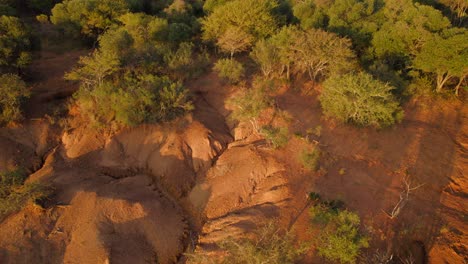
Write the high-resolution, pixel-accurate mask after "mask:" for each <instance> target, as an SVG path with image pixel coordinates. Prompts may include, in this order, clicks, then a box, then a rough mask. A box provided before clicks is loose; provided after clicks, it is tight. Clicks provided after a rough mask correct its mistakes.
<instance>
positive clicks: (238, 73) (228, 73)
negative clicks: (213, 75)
mask: <svg viewBox="0 0 468 264" xmlns="http://www.w3.org/2000/svg"><path fill="white" fill-rule="evenodd" d="M213 69H214V70H215V71H217V72H218V75H219V76H220V77H222V78H226V79H228V80H229V81H230V82H231V83H238V82H239V81H240V80H241V78H242V77H243V76H244V66H242V64H241V63H240V62H238V61H236V60H234V59H220V60H218V61H217V62H216V64H215V66H214V68H213Z"/></svg>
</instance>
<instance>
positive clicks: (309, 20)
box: [293, 0, 328, 29]
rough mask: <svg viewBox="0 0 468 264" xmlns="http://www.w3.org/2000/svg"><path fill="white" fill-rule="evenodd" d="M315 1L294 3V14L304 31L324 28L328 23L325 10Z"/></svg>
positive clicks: (306, 0) (300, 0) (302, 0)
mask: <svg viewBox="0 0 468 264" xmlns="http://www.w3.org/2000/svg"><path fill="white" fill-rule="evenodd" d="M317 2H318V1H315V0H297V1H294V2H293V14H294V16H295V17H296V18H297V19H299V21H300V23H301V27H302V28H303V29H310V28H322V27H323V28H324V27H326V25H327V23H328V17H327V16H326V14H325V8H323V7H322V6H320V5H318V4H317Z"/></svg>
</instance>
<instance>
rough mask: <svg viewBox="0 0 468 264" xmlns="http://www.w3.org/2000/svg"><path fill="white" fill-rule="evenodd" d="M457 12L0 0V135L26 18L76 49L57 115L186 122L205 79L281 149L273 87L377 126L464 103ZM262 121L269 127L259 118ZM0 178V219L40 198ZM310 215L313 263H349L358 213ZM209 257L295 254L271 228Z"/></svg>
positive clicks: (399, 6) (102, 122)
mask: <svg viewBox="0 0 468 264" xmlns="http://www.w3.org/2000/svg"><path fill="white" fill-rule="evenodd" d="M23 3H24V4H26V5H23ZM467 6H468V4H467V3H466V1H462V0H435V1H414V0H400V1H396V0H336V1H319V0H206V1H202V0H194V1H187V0H161V1H152V0H141V1H137V0H86V1H85V0H63V1H58V0H43V1H39V0H25V1H15V0H0V124H1V125H8V124H10V123H12V122H17V121H21V119H22V118H24V115H23V110H22V104H25V103H26V104H27V100H28V97H30V96H31V91H30V89H29V87H28V78H30V77H31V76H29V73H28V66H29V65H30V63H31V62H32V60H33V53H34V51H35V50H37V49H40V43H36V42H37V41H38V40H37V36H36V35H35V34H38V33H37V32H36V33H33V32H34V30H33V29H34V28H38V27H40V25H37V24H38V22H37V21H36V22H31V21H32V20H31V19H29V18H30V16H31V15H33V16H34V18H36V16H37V20H39V21H40V22H41V23H42V24H47V25H48V26H50V27H52V28H53V30H55V31H56V32H57V34H59V36H61V37H62V38H67V39H74V40H75V41H76V42H77V43H79V45H81V46H83V47H85V48H86V49H88V50H89V54H88V55H86V56H83V57H81V59H80V60H79V62H78V63H77V65H76V66H75V67H74V68H73V70H71V71H70V72H68V73H67V74H66V75H65V76H64V78H66V79H67V80H69V81H71V82H74V83H76V84H77V85H78V86H79V88H78V89H77V91H76V92H75V93H74V94H73V96H72V98H71V100H70V108H77V109H78V112H79V115H80V117H81V118H83V119H84V120H85V121H86V122H89V123H90V124H91V125H92V126H93V127H94V128H96V129H103V128H112V129H114V130H115V131H117V130H119V129H122V128H126V127H134V126H138V125H141V124H155V123H161V122H166V121H170V120H173V119H176V118H177V117H180V116H183V115H184V114H186V113H189V112H190V111H191V110H193V109H194V104H193V102H192V101H191V99H192V95H191V94H190V92H189V90H188V89H187V88H186V87H187V84H188V83H189V82H191V81H193V80H195V79H196V78H197V77H199V76H200V75H201V74H203V73H204V72H205V71H211V70H213V71H215V72H216V73H217V74H218V76H219V77H221V78H223V79H225V80H226V82H227V83H229V85H231V86H233V87H235V90H236V91H235V92H234V93H233V95H232V97H231V98H230V99H228V101H227V102H226V103H227V105H230V106H231V108H232V111H231V113H230V118H231V119H233V120H236V121H238V122H245V123H248V124H250V125H251V126H252V128H253V131H254V133H257V134H258V135H259V136H260V137H262V138H264V139H266V141H267V142H268V146H270V147H272V148H274V149H281V148H283V147H285V146H286V145H287V144H288V141H289V139H290V131H289V130H288V128H287V123H288V118H286V117H285V115H282V114H284V113H282V112H281V109H279V107H278V106H277V104H276V102H275V95H276V93H277V92H278V90H279V88H280V86H282V85H286V86H294V85H297V84H298V83H299V84H303V83H305V82H308V83H312V85H313V87H314V91H316V92H317V93H318V96H319V97H318V98H319V100H320V103H321V107H322V110H323V114H324V116H326V117H327V118H330V119H332V120H335V121H338V122H341V123H346V124H349V125H356V126H358V127H372V128H378V129H385V128H388V127H391V126H392V125H395V124H398V123H399V122H400V121H402V120H403V118H404V110H403V109H404V102H405V101H406V100H407V99H408V98H411V97H412V96H419V95H420V94H422V93H423V91H426V90H430V91H431V92H430V94H429V95H430V96H440V95H445V96H459V97H463V96H466V95H465V90H466V88H467V80H466V76H467V74H468V30H467V25H468V24H467V23H468V22H467V13H466V10H467ZM423 83H424V85H422V84H423ZM423 86H425V87H423ZM426 95H427V94H426ZM304 96H306V95H304ZM268 110H271V111H272V112H273V113H274V114H272V116H273V117H271V116H270V119H269V120H267V121H265V120H262V119H261V118H260V117H261V116H262V114H263V113H265V112H266V111H268ZM285 123H286V124H285ZM314 133H315V134H316V135H318V137H320V130H318V131H316V132H314ZM320 155H321V151H320V148H318V147H316V148H313V149H309V148H304V151H303V152H302V153H299V154H298V159H299V161H300V162H301V163H302V165H303V167H304V168H305V169H306V170H308V171H310V172H314V171H316V170H317V169H318V163H319V159H320ZM343 174H344V172H343ZM0 180H1V182H0V188H1V189H0V218H1V217H2V216H3V215H6V214H8V213H10V212H12V211H15V210H18V209H19V208H20V207H21V206H23V205H24V204H25V203H26V201H28V200H40V199H43V198H44V197H47V195H48V194H49V190H48V189H47V188H45V187H44V186H42V185H36V184H25V183H24V182H25V180H26V175H25V174H22V173H20V172H4V173H2V174H0ZM310 211H311V218H312V221H311V225H312V226H317V225H318V226H320V229H321V232H320V234H319V235H318V238H317V240H316V241H315V242H316V243H315V247H314V248H315V249H316V251H317V252H318V255H320V256H322V257H323V258H325V259H328V260H330V261H335V262H340V263H354V262H356V260H357V259H358V256H359V255H360V252H361V250H362V249H363V248H366V247H368V246H369V242H370V241H369V240H368V238H367V237H366V236H365V235H364V234H362V233H361V231H360V230H361V228H360V224H361V222H360V219H359V216H358V215H357V214H356V213H353V212H351V211H349V210H348V209H345V208H343V207H341V206H337V205H336V204H334V203H332V202H323V201H318V200H317V202H316V204H314V205H313V206H312V207H311V209H310ZM219 246H220V247H221V248H222V249H224V250H225V251H226V252H227V256H226V257H225V258H224V260H223V261H224V262H222V263H294V261H296V260H297V259H299V258H300V256H301V255H302V254H303V253H304V252H305V250H304V249H303V248H302V247H297V245H296V244H295V240H294V238H293V237H292V236H291V235H290V234H289V233H288V232H279V231H278V229H277V228H275V227H271V226H268V227H267V228H265V229H261V230H260V231H259V233H258V237H257V238H255V239H253V240H248V239H242V240H234V239H229V240H227V241H226V242H225V243H222V244H220V245H219Z"/></svg>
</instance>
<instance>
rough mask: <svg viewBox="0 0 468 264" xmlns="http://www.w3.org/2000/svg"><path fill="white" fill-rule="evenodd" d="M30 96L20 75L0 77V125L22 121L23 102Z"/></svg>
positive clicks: (3, 75)
mask: <svg viewBox="0 0 468 264" xmlns="http://www.w3.org/2000/svg"><path fill="white" fill-rule="evenodd" d="M29 96H30V92H29V90H28V89H27V88H26V84H25V83H24V81H23V80H21V78H20V77H19V76H18V75H14V74H2V75H0V125H1V124H6V123H9V122H13V121H17V120H20V119H21V118H22V114H21V101H22V100H23V99H24V98H28V97H29Z"/></svg>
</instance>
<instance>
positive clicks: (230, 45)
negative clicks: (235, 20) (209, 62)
mask: <svg viewBox="0 0 468 264" xmlns="http://www.w3.org/2000/svg"><path fill="white" fill-rule="evenodd" d="M252 41H253V37H252V36H251V35H249V34H248V33H245V32H244V31H242V30H241V29H240V28H237V27H229V28H228V29H227V30H226V32H224V34H223V35H221V36H220V38H219V39H218V43H217V44H218V46H219V47H220V48H221V49H222V50H223V51H225V52H228V53H229V54H230V55H231V59H232V57H233V56H234V53H237V52H242V51H246V50H247V49H248V48H249V47H250V46H251V45H252Z"/></svg>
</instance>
